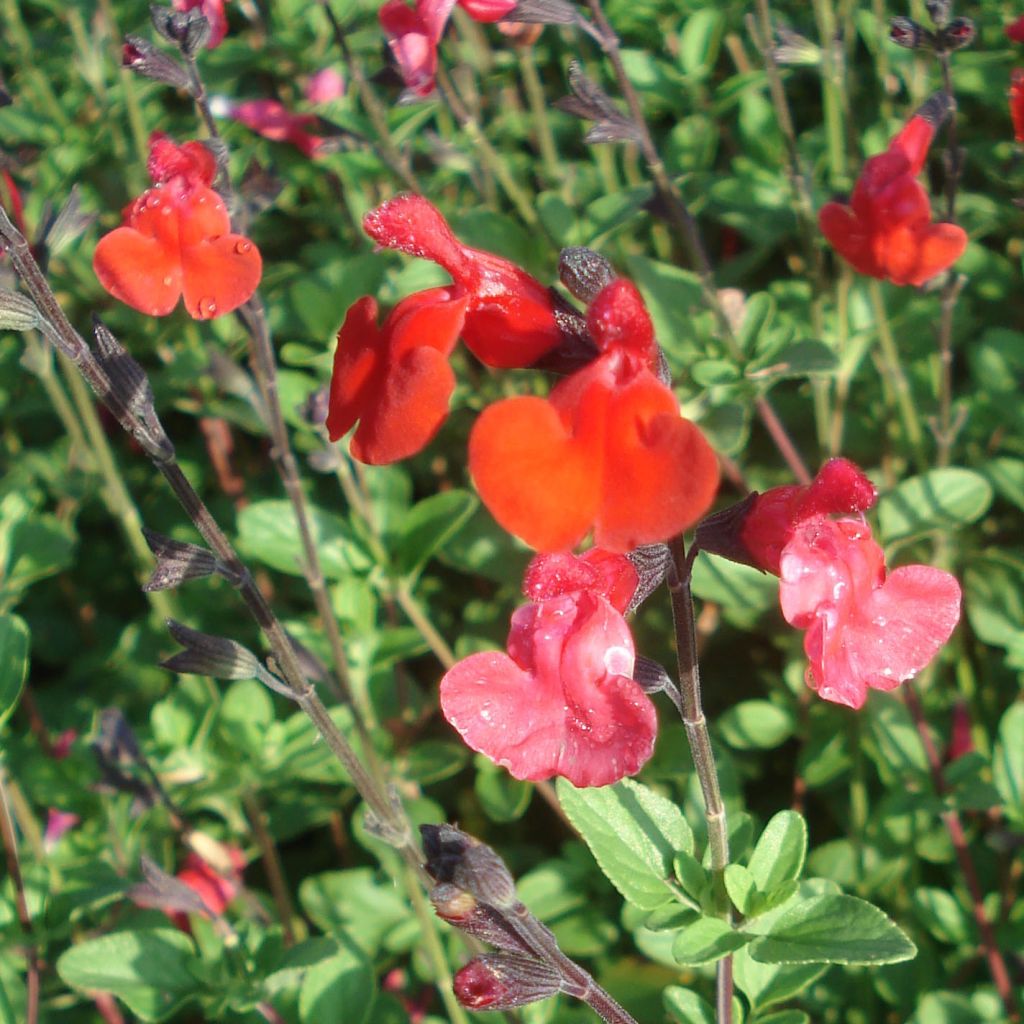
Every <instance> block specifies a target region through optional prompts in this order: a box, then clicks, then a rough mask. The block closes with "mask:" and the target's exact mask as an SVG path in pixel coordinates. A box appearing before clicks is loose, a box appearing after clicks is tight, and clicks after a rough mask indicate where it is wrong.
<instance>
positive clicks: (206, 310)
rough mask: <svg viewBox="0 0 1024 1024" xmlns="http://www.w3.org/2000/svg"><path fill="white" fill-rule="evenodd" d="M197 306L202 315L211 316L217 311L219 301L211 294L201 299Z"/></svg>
mask: <svg viewBox="0 0 1024 1024" xmlns="http://www.w3.org/2000/svg"><path fill="white" fill-rule="evenodd" d="M196 307H197V308H198V310H199V315H200V316H201V317H211V316H213V315H214V314H215V313H216V312H217V302H216V300H215V299H212V298H210V297H209V296H207V297H204V298H202V299H200V300H199V302H197V303H196Z"/></svg>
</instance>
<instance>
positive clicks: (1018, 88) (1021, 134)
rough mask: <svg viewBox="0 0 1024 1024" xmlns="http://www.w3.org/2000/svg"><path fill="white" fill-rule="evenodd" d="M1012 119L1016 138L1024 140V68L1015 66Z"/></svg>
mask: <svg viewBox="0 0 1024 1024" xmlns="http://www.w3.org/2000/svg"><path fill="white" fill-rule="evenodd" d="M1010 120H1011V121H1012V122H1013V137H1014V139H1015V140H1016V141H1017V142H1024V68H1014V70H1013V73H1012V74H1011V76H1010Z"/></svg>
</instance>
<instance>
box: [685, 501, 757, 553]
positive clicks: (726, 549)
mask: <svg viewBox="0 0 1024 1024" xmlns="http://www.w3.org/2000/svg"><path fill="white" fill-rule="evenodd" d="M757 498H758V492H757V491H751V493H750V494H748V495H747V496H746V497H745V498H744V499H743V500H742V501H739V502H737V503H736V504H735V505H730V506H729V507H728V508H723V509H722V510H721V511H720V512H715V513H714V514H713V515H710V516H708V517H707V518H706V519H704V520H702V521H701V522H700V524H699V525H698V526H697V530H696V532H695V534H694V541H693V548H694V549H699V550H700V551H709V552H711V554H713V555H720V556H721V557H722V558H728V559H729V561H730V562H739V563H740V564H741V565H751V566H753V567H754V568H755V569H760V568H761V566H760V565H758V563H757V561H756V560H755V559H754V556H753V555H752V554H751V552H750V550H749V549H748V548H747V546H746V544H744V543H743V539H742V537H741V531H742V529H743V524H744V522H746V519H747V516H748V515H749V514H750V511H751V509H752V508H753V507H754V504H755V502H756V501H757ZM690 554H691V556H692V555H695V554H696V551H695V550H693V549H691V552H690Z"/></svg>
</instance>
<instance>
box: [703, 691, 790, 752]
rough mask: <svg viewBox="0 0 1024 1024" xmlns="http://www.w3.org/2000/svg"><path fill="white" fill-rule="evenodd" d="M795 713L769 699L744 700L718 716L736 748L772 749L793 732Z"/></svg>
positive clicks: (724, 735)
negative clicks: (793, 714)
mask: <svg viewBox="0 0 1024 1024" xmlns="http://www.w3.org/2000/svg"><path fill="white" fill-rule="evenodd" d="M793 725H794V723H793V716H792V714H791V713H790V712H789V711H787V710H785V709H784V708H780V707H778V706H777V705H776V704H772V702H771V701H767V700H744V701H740V703H739V704H735V705H733V707H731V708H729V710H728V711H726V712H725V714H724V715H722V716H721V717H720V718H719V719H718V723H717V727H718V731H719V732H720V733H721V735H722V738H723V739H724V740H725V742H726V743H728V744H729V746H730V747H732V748H733V749H734V750H771V749H773V748H774V747H777V746H779V745H780V744H782V743H785V741H786V740H788V739H789V737H790V736H792V734H793Z"/></svg>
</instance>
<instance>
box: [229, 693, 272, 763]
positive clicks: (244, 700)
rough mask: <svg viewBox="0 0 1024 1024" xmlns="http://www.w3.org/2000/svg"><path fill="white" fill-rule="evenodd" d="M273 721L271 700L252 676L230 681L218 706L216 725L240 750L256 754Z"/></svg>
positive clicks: (258, 752) (255, 755)
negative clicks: (218, 716)
mask: <svg viewBox="0 0 1024 1024" xmlns="http://www.w3.org/2000/svg"><path fill="white" fill-rule="evenodd" d="M273 721H274V703H273V701H272V699H271V697H270V694H269V693H268V692H267V688H266V687H265V686H264V685H263V684H262V683H258V682H256V680H255V679H240V680H238V681H237V682H235V683H232V685H231V686H230V687H229V688H228V691H227V693H226V694H225V695H224V701H223V703H222V704H221V707H220V725H221V728H222V729H223V730H224V731H225V733H227V735H228V736H230V738H231V740H232V741H233V742H234V743H236V744H237V745H238V747H239V748H240V749H241V750H242V751H246V752H251V753H252V754H253V756H254V757H258V756H259V754H260V752H261V750H262V747H263V743H264V740H265V737H266V731H267V729H268V728H269V726H270V723H271V722H273Z"/></svg>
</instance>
